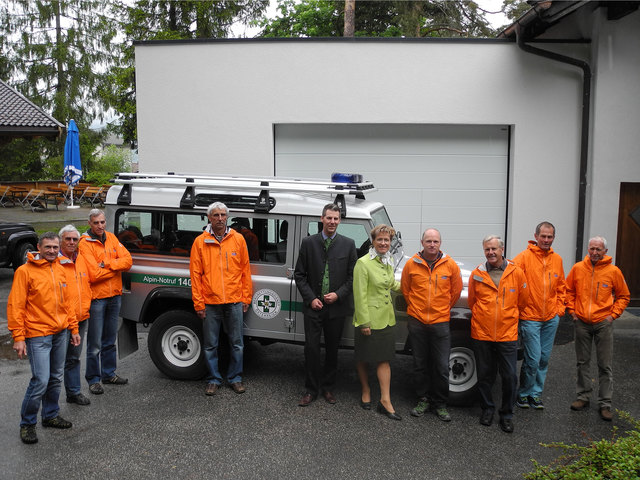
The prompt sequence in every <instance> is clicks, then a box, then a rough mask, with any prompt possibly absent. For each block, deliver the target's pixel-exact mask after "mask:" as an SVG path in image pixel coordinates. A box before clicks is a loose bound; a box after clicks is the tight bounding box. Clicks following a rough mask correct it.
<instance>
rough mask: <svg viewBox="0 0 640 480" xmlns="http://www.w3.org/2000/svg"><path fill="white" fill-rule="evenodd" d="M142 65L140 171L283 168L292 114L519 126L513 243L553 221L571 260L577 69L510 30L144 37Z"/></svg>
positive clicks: (314, 119)
mask: <svg viewBox="0 0 640 480" xmlns="http://www.w3.org/2000/svg"><path fill="white" fill-rule="evenodd" d="M136 74H137V95H138V135H139V148H140V150H139V153H140V170H141V171H171V170H175V171H198V172H206V173H214V172H215V173H233V174H242V173H247V174H248V173H250V174H259V175H272V174H273V172H274V125H276V124H281V123H286V124H295V123H402V124H407V123H418V124H430V123H433V124H453V125H456V124H464V125H473V124H491V125H510V126H512V127H513V136H512V145H511V151H510V158H511V160H510V161H511V163H510V175H509V201H508V221H507V229H508V236H509V239H510V242H509V244H508V245H507V253H508V255H509V256H513V255H515V254H516V253H517V252H519V251H520V250H522V249H523V248H525V246H526V242H527V240H528V239H531V238H533V231H534V227H535V225H536V224H537V223H538V222H539V221H541V220H549V221H551V222H553V223H554V224H556V225H557V226H558V230H559V235H558V237H557V239H556V243H555V245H554V247H555V249H556V250H557V251H558V252H559V253H560V254H561V255H562V256H563V257H564V258H565V263H566V264H569V265H570V264H571V263H572V259H573V257H574V244H575V223H576V211H577V191H578V190H577V179H578V162H579V140H580V128H579V126H580V101H581V99H580V86H581V77H580V74H579V72H578V71H577V70H576V69H574V68H572V67H568V66H565V65H562V64H559V63H557V62H551V61H548V60H545V59H542V58H539V57H536V56H533V55H529V54H525V53H523V52H521V51H520V50H519V49H518V48H517V46H515V45H513V44H507V43H500V42H495V43H486V42H478V43H462V42H415V43H414V42H358V41H356V42H327V41H304V42H303V41H290V42H288V41H285V42H268V41H264V42H251V41H244V42H243V41H237V42H213V43H189V44H172V45H166V44H162V45H159V44H145V45H141V46H138V47H137V48H136ZM487 233H490V232H487ZM478 249H479V250H480V249H481V245H480V239H478Z"/></svg>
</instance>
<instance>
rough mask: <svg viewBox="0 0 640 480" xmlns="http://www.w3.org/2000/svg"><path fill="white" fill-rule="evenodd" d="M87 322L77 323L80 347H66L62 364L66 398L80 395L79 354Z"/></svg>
mask: <svg viewBox="0 0 640 480" xmlns="http://www.w3.org/2000/svg"><path fill="white" fill-rule="evenodd" d="M87 325H89V320H84V321H82V322H80V323H78V334H79V335H80V345H78V346H77V347H74V346H73V345H71V344H69V345H68V346H67V358H66V360H65V362H64V389H65V391H66V392H67V396H70V395H77V394H79V393H80V354H81V353H82V341H83V340H84V337H85V336H86V333H87Z"/></svg>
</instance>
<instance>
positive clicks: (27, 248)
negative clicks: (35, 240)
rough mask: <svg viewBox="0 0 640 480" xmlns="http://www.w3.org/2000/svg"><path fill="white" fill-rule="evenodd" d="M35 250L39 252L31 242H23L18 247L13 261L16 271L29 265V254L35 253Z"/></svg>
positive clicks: (14, 252)
mask: <svg viewBox="0 0 640 480" xmlns="http://www.w3.org/2000/svg"><path fill="white" fill-rule="evenodd" d="M35 250H37V248H36V246H35V245H34V244H32V243H29V242H22V243H19V244H18V245H16V249H15V250H14V251H13V259H12V265H13V268H14V270H15V269H17V268H18V267H20V266H22V265H24V264H25V263H27V252H33V251H35Z"/></svg>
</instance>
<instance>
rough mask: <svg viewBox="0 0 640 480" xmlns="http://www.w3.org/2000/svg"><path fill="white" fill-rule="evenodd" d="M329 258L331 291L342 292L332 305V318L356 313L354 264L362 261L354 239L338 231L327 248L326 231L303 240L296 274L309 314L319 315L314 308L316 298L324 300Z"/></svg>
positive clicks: (307, 313) (304, 310)
mask: <svg viewBox="0 0 640 480" xmlns="http://www.w3.org/2000/svg"><path fill="white" fill-rule="evenodd" d="M325 259H326V260H327V261H328V262H329V291H330V292H335V293H336V294H337V295H338V300H337V301H336V303H334V304H332V305H328V306H325V307H324V308H329V317H330V318H334V317H344V316H347V315H351V314H352V313H353V267H354V266H355V264H356V261H357V260H358V258H357V255H356V245H355V243H354V242H353V240H352V239H350V238H348V237H344V236H342V235H340V234H336V236H335V237H334V239H333V240H332V241H331V244H330V245H329V250H328V251H327V252H325V250H324V239H323V238H322V233H317V234H315V235H311V236H309V237H306V238H304V239H302V244H301V245H300V252H299V254H298V262H297V263H296V269H295V273H294V277H295V280H296V286H297V287H298V290H299V291H300V294H301V295H302V300H303V304H304V308H303V312H304V314H305V315H317V314H318V312H316V311H315V310H312V309H311V302H312V301H313V299H314V298H320V300H322V277H323V276H324V265H325Z"/></svg>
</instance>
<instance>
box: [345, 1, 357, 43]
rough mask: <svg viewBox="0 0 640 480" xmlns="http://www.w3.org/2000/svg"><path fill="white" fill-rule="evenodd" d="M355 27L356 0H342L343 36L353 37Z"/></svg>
mask: <svg viewBox="0 0 640 480" xmlns="http://www.w3.org/2000/svg"><path fill="white" fill-rule="evenodd" d="M355 27H356V0H345V1H344V36H345V37H353V36H354V33H355Z"/></svg>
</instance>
